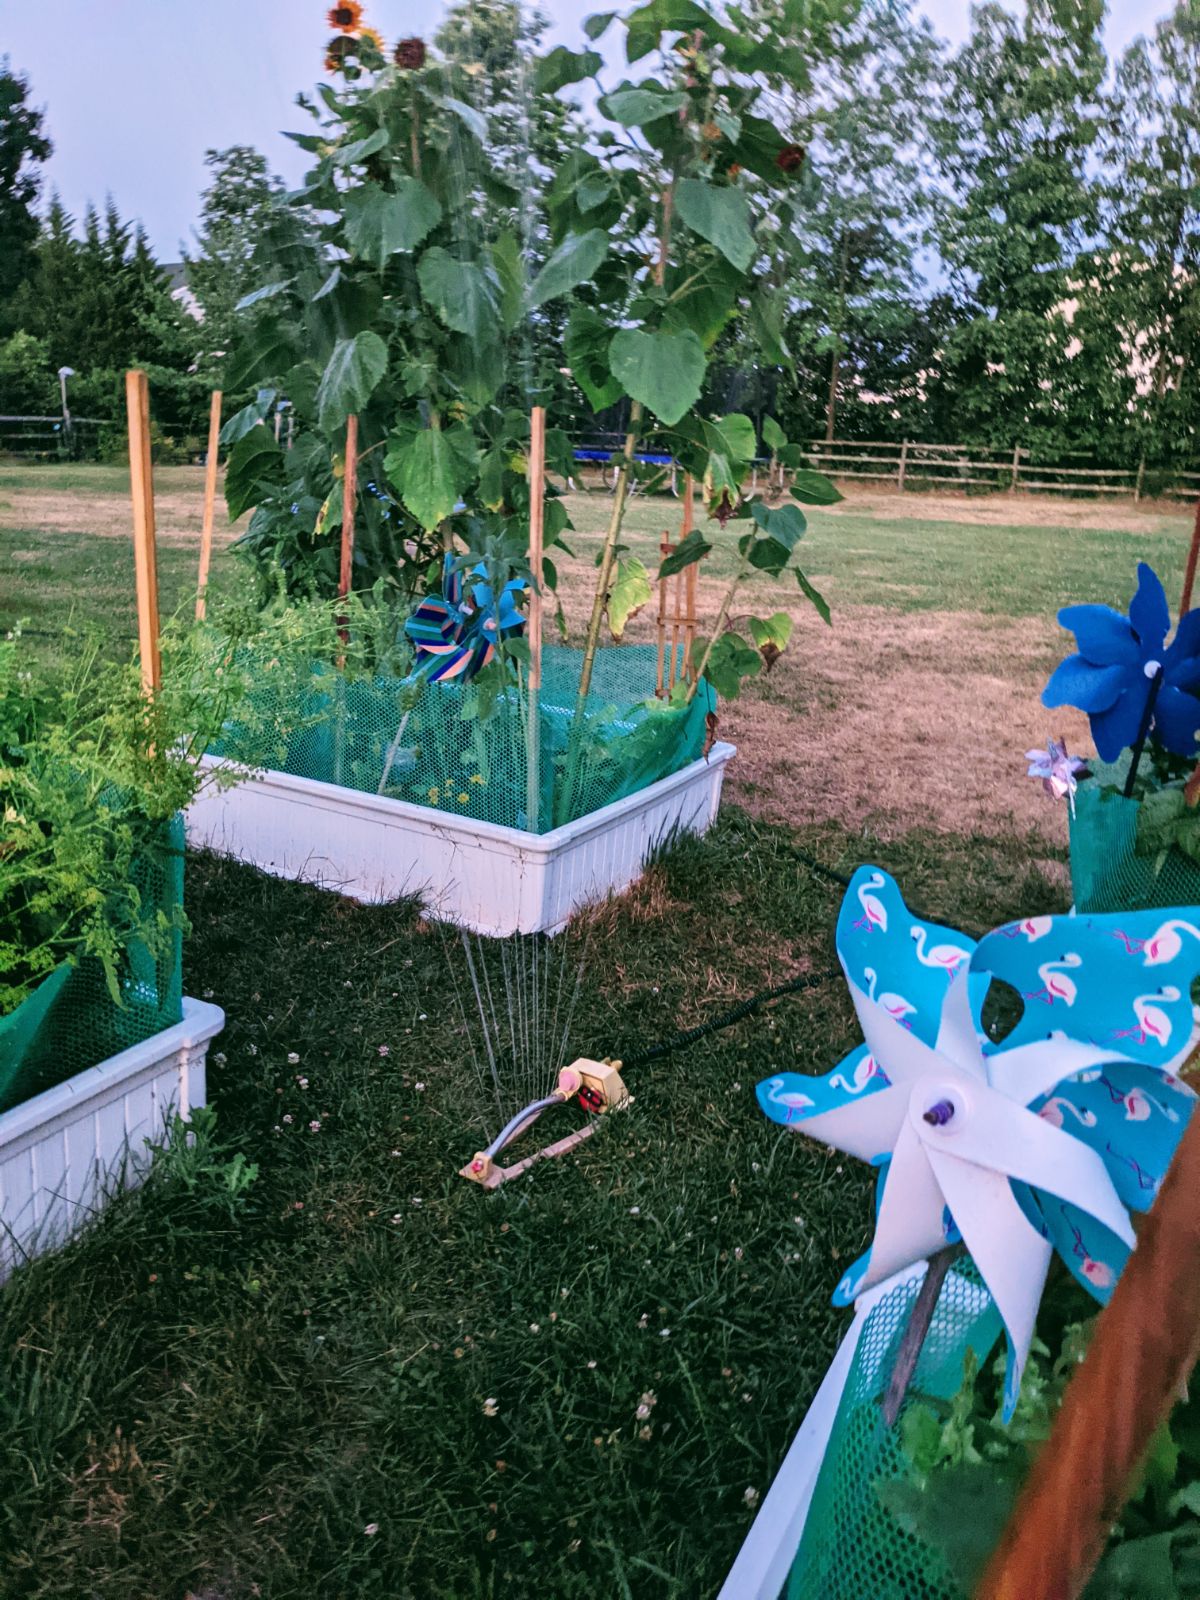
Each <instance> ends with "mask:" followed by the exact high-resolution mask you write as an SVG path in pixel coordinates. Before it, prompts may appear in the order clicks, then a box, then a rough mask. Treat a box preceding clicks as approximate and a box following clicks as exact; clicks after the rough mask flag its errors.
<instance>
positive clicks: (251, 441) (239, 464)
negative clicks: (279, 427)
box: [225, 423, 283, 522]
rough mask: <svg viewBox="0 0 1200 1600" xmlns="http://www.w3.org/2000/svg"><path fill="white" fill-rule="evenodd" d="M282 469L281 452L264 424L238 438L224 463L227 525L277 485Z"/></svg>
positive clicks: (272, 434)
mask: <svg viewBox="0 0 1200 1600" xmlns="http://www.w3.org/2000/svg"><path fill="white" fill-rule="evenodd" d="M282 467H283V451H282V450H281V449H280V448H279V446H278V445H277V444H276V443H275V435H274V433H273V432H272V431H271V429H270V428H268V427H267V426H266V425H265V424H264V423H259V424H258V426H257V427H253V428H251V429H250V431H249V432H248V433H245V434H243V435H242V437H241V438H240V439H239V440H238V441H237V443H236V444H235V445H234V446H233V449H232V450H231V451H230V452H229V459H228V461H227V462H226V464H225V504H226V505H227V506H228V508H229V518H230V521H231V522H234V521H236V520H237V518H238V517H240V516H241V515H242V513H243V512H245V511H249V510H250V508H251V507H252V506H256V505H257V504H258V502H259V501H260V500H261V499H262V498H263V496H264V494H266V493H269V492H270V491H271V490H273V489H275V488H276V487H277V486H278V483H279V480H280V478H281V476H282Z"/></svg>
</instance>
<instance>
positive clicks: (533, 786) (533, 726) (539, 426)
mask: <svg viewBox="0 0 1200 1600" xmlns="http://www.w3.org/2000/svg"><path fill="white" fill-rule="evenodd" d="M545 530H546V408H545V406H534V407H533V408H532V410H531V411H530V414H529V570H530V572H531V573H532V574H533V584H532V586H531V588H530V590H529V706H528V711H527V713H526V728H525V744H526V751H525V774H526V803H525V818H526V825H527V827H528V829H529V831H530V832H531V833H536V832H537V830H538V813H539V810H540V808H541V779H542V751H541V743H542V730H541V688H542V578H543V574H542V565H543V551H544V545H545Z"/></svg>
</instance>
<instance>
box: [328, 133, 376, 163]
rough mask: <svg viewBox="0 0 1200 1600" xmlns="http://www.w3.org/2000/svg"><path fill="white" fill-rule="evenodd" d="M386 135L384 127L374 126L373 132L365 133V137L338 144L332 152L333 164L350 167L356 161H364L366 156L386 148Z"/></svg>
mask: <svg viewBox="0 0 1200 1600" xmlns="http://www.w3.org/2000/svg"><path fill="white" fill-rule="evenodd" d="M388 137H389V135H388V131H387V129H386V128H376V129H375V132H374V133H369V134H367V136H366V138H365V139H355V140H353V141H352V142H351V143H350V144H343V145H339V146H338V148H337V149H336V150H335V151H334V153H333V164H334V166H336V167H352V166H353V165H354V163H355V162H356V161H365V160H366V159H367V157H368V156H373V155H377V154H378V153H379V151H380V150H386V149H387V144H388Z"/></svg>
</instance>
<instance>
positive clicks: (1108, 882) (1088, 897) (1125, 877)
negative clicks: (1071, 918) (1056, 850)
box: [1071, 781, 1200, 912]
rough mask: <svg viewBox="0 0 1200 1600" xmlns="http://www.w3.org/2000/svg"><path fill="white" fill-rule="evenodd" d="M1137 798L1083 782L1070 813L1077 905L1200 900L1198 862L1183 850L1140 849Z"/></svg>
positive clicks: (1117, 907) (1133, 907)
mask: <svg viewBox="0 0 1200 1600" xmlns="http://www.w3.org/2000/svg"><path fill="white" fill-rule="evenodd" d="M1140 804H1141V802H1140V801H1137V800H1126V799H1125V797H1124V795H1121V794H1112V793H1104V792H1102V790H1101V788H1100V787H1099V785H1098V784H1096V783H1095V782H1094V781H1093V782H1089V783H1082V784H1080V786H1079V789H1078V791H1077V793H1076V795H1075V814H1074V816H1073V817H1072V818H1071V889H1072V893H1073V894H1074V897H1075V909H1076V910H1077V911H1094V912H1104V911H1149V910H1153V909H1154V908H1155V907H1158V906H1188V905H1200V866H1197V865H1196V863H1195V862H1194V861H1189V860H1188V858H1187V856H1185V855H1184V854H1183V852H1182V851H1181V850H1178V849H1176V848H1175V847H1174V846H1172V847H1171V849H1169V850H1168V851H1166V852H1165V854H1162V853H1160V854H1158V855H1139V854H1138V852H1137V849H1136V843H1137V826H1138V811H1139V808H1140Z"/></svg>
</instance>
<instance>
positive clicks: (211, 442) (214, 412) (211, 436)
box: [196, 389, 221, 622]
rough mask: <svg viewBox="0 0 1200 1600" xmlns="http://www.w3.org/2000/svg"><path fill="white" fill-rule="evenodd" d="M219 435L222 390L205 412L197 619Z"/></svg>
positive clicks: (213, 502) (214, 498) (202, 595)
mask: <svg viewBox="0 0 1200 1600" xmlns="http://www.w3.org/2000/svg"><path fill="white" fill-rule="evenodd" d="M220 439H221V391H220V389H214V390H213V392H212V409H211V410H210V412H209V416H208V455H207V456H206V457H205V461H204V521H203V523H202V525H201V528H200V581H199V584H198V585H197V588H196V621H197V622H203V621H204V613H205V609H206V600H205V594H206V591H207V589H208V565H209V562H210V561H211V560H212V537H213V517H214V514H215V511H216V504H217V449H218V446H219V444H220Z"/></svg>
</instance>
